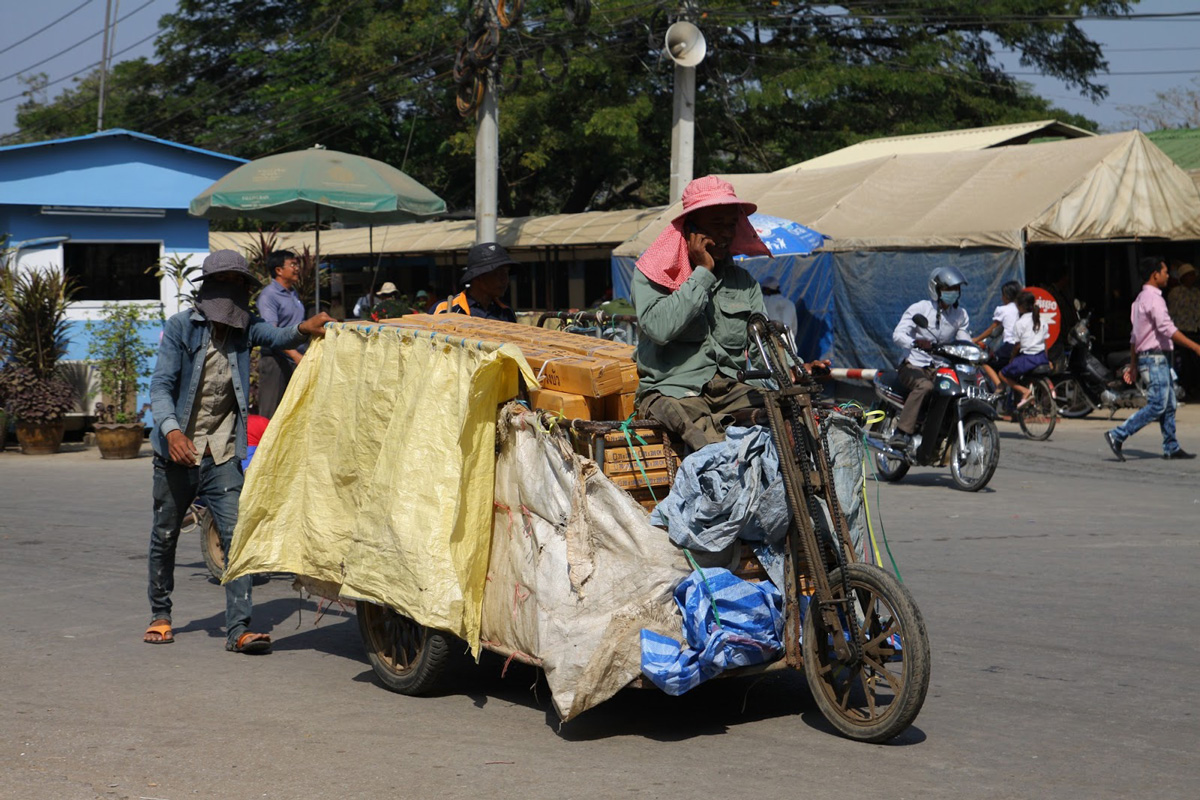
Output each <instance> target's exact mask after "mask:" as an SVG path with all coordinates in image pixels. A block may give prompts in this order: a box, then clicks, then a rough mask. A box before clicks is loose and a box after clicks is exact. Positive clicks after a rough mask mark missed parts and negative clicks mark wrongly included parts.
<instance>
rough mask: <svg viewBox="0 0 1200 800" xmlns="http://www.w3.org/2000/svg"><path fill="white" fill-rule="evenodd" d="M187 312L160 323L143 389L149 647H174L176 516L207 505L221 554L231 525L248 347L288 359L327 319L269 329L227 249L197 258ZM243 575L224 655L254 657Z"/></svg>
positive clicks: (248, 275)
mask: <svg viewBox="0 0 1200 800" xmlns="http://www.w3.org/2000/svg"><path fill="white" fill-rule="evenodd" d="M199 280H200V281H202V283H201V285H200V291H199V292H198V293H197V296H196V306H195V308H194V309H190V310H185V311H180V312H179V313H178V314H175V315H174V316H172V317H171V318H170V319H168V320H167V322H166V325H165V326H164V328H163V334H162V339H161V342H160V344H159V349H158V361H157V363H156V364H155V367H154V376H153V378H151V381H150V406H151V409H152V412H153V414H154V428H153V430H152V431H151V436H150V441H151V444H152V446H153V448H154V487H153V496H154V522H153V526H152V528H151V532H150V557H149V573H150V575H149V588H148V591H147V594H148V595H149V598H150V613H151V622H150V627H149V628H148V629H147V630H146V633H145V635H144V636H143V637H142V640H143V641H145V642H147V643H148V644H169V643H170V642H173V641H174V638H175V637H174V634H173V632H172V630H171V591H172V589H173V588H174V586H175V577H174V573H175V549H176V545H177V544H178V542H179V527H180V525H181V523H182V521H183V517H184V514H186V513H187V510H188V507H189V506H190V505H191V504H192V502H193V501H194V500H196V499H197V498H200V499H201V500H202V501H203V502H204V503H206V504H207V506H208V508H209V511H210V512H211V513H212V516H213V519H214V520H215V521H216V523H217V528H218V530H219V531H220V534H221V548H222V550H224V551H225V553H228V552H229V542H230V539H231V538H232V536H233V529H234V526H235V525H236V523H237V513H238V498H239V497H240V496H241V491H242V468H241V462H242V459H244V458H245V457H246V452H247V444H246V420H247V416H248V413H249V409H248V403H249V398H250V348H252V347H256V346H257V347H264V348H272V349H274V350H294V349H296V348H297V347H298V346H299V345H300V344H301V343H303V342H304V341H306V340H307V339H308V337H310V336H324V335H325V327H324V326H325V323H327V322H332V321H333V319H332V317H330V316H329V315H328V314H326V313H324V312H322V313H319V314H317V315H316V316H315V317H310V318H309V319H307V320H304V321H303V322H300V323H299V324H296V325H289V326H287V327H284V328H277V327H275V326H274V325H272V324H270V323H269V322H265V321H264V320H262V319H261V318H259V317H257V316H255V315H254V314H252V313H251V312H250V289H251V287H254V288H257V287H258V286H259V285H261V284H260V282H259V280H258V278H257V277H255V275H254V273H252V272H251V271H250V269H249V267H247V266H246V259H244V258H242V256H241V255H240V254H239V253H237V252H235V251H233V250H218V251H216V252H214V253H212V254H210V255H209V256H208V257H207V258H205V259H204V264H203V266H202V268H201V275H200V278H199ZM250 584H251V581H250V576H248V575H247V576H244V577H241V578H237V579H235V580H232V581H229V582H228V583H226V584H225V636H226V641H225V648H226V649H227V650H231V651H235V652H239V653H262V652H266V651H267V650H269V649H270V648H271V637H270V636H268V635H266V634H264V633H251V632H250V630H249V626H250V612H251V607H252V603H251V598H250Z"/></svg>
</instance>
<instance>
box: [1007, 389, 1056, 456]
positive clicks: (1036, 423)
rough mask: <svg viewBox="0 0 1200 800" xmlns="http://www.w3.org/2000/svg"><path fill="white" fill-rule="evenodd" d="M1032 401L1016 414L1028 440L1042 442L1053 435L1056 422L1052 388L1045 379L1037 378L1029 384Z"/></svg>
mask: <svg viewBox="0 0 1200 800" xmlns="http://www.w3.org/2000/svg"><path fill="white" fill-rule="evenodd" d="M1029 390H1030V391H1031V392H1033V399H1032V400H1030V401H1029V403H1028V404H1027V405H1026V406H1025V407H1024V408H1022V409H1020V410H1019V411H1018V412H1017V421H1018V422H1019V423H1020V424H1021V430H1022V431H1023V432H1024V433H1025V435H1026V436H1028V437H1029V438H1030V439H1035V440H1037V441H1039V442H1040V441H1043V440H1045V439H1049V438H1050V434H1052V433H1054V425H1055V423H1056V422H1057V421H1058V405H1057V404H1056V403H1055V402H1054V388H1053V387H1052V386H1051V384H1050V381H1049V380H1047V379H1046V378H1038V379H1037V380H1035V381H1034V382H1033V383H1031V384H1029Z"/></svg>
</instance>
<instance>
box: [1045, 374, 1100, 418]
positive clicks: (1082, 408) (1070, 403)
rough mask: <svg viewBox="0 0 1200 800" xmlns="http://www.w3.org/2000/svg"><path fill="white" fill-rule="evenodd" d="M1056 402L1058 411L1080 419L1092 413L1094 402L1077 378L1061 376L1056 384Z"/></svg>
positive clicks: (1065, 415)
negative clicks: (1091, 401)
mask: <svg viewBox="0 0 1200 800" xmlns="http://www.w3.org/2000/svg"><path fill="white" fill-rule="evenodd" d="M1054 402H1055V403H1056V404H1057V405H1058V413H1059V414H1060V415H1062V416H1064V417H1066V418H1067V419H1078V418H1079V417H1086V416H1087V415H1088V414H1090V413H1092V404H1091V403H1090V402H1089V401H1088V399H1087V395H1086V394H1084V392H1083V385H1082V384H1080V383H1079V381H1078V380H1076V379H1075V378H1061V379H1059V381H1058V383H1056V384H1054Z"/></svg>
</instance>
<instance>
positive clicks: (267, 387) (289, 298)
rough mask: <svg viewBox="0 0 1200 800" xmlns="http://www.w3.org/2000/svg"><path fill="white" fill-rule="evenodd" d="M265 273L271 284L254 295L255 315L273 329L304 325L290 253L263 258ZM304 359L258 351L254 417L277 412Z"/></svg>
mask: <svg viewBox="0 0 1200 800" xmlns="http://www.w3.org/2000/svg"><path fill="white" fill-rule="evenodd" d="M267 273H268V274H269V275H270V276H271V278H272V280H271V282H270V283H268V284H267V286H266V288H264V289H263V290H262V292H260V293H259V295H258V313H259V314H260V315H261V316H262V318H263V320H264V321H266V322H269V323H271V324H272V325H274V326H275V327H276V328H287V327H289V326H292V325H299V324H300V323H301V322H303V321H304V302H303V301H302V300H301V299H300V294H299V293H298V292H297V291H296V284H297V283H299V282H300V259H299V258H297V257H296V254H295V253H293V252H292V251H291V250H276V251H274V252H272V253H271V254H270V255H268V256H267ZM303 356H304V346H303V345H301V346H300V347H298V348H296V349H284V350H280V349H269V348H266V347H264V348H262V351H261V352H260V353H259V357H258V413H259V414H261V415H263V416H264V417H266V418H267V419H270V418H271V417H272V416H274V415H275V409H277V408H279V401H280V400H282V399H283V393H284V392H285V391H287V386H288V382H289V381H291V379H292V373H293V372H295V371H296V366H297V365H298V364H299V363H300V359H301V358H303Z"/></svg>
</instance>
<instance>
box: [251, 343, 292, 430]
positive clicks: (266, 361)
mask: <svg viewBox="0 0 1200 800" xmlns="http://www.w3.org/2000/svg"><path fill="white" fill-rule="evenodd" d="M295 371H296V363H295V362H294V361H292V360H291V359H290V358H288V357H287V356H280V355H276V354H275V353H270V352H268V351H266V350H263V351H262V352H261V353H260V354H259V356H258V413H259V414H261V415H263V416H264V417H266V418H267V419H270V418H271V417H273V416H274V415H275V409H277V408H279V401H280V400H282V399H283V393H284V392H285V391H287V387H288V382H289V381H291V379H292V373H293V372H295Z"/></svg>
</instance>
